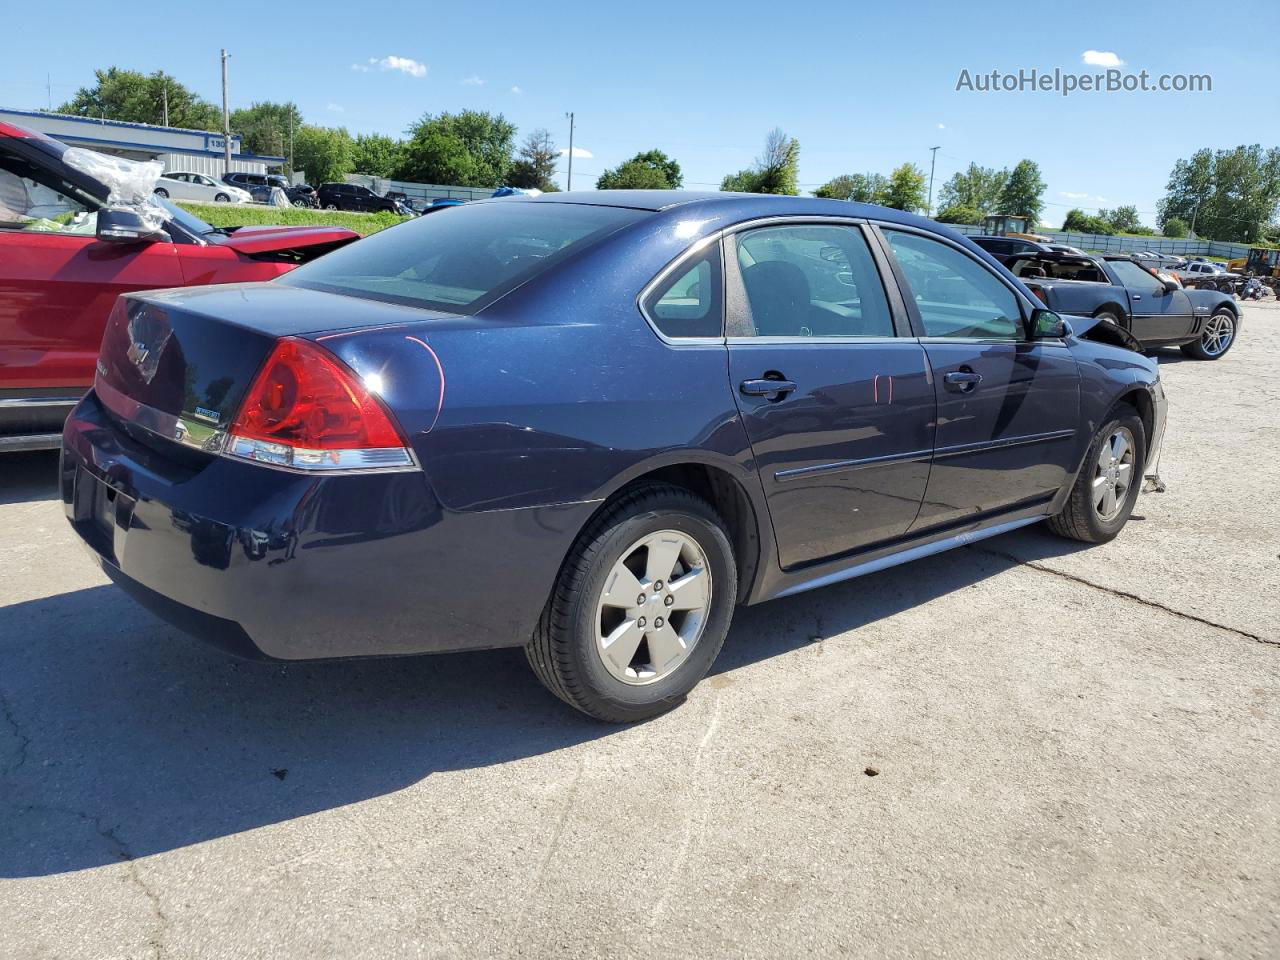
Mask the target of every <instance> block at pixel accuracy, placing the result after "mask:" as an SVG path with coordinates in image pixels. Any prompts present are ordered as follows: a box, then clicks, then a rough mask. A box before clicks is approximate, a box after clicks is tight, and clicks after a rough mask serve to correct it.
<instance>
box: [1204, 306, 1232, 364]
mask: <svg viewBox="0 0 1280 960" xmlns="http://www.w3.org/2000/svg"><path fill="white" fill-rule="evenodd" d="M1235 335H1236V323H1235V321H1234V320H1232V319H1231V318H1230V317H1229V316H1227V315H1226V314H1225V313H1215V314H1214V315H1213V316H1212V317H1210V318H1209V322H1208V324H1207V325H1206V326H1205V328H1204V333H1203V334H1201V335H1200V348H1201V349H1202V350H1204V352H1205V353H1207V354H1208V355H1209V356H1211V357H1220V356H1222V354H1224V353H1226V352H1227V347H1229V346H1231V340H1232V338H1233V337H1235Z"/></svg>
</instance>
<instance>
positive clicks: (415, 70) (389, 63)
mask: <svg viewBox="0 0 1280 960" xmlns="http://www.w3.org/2000/svg"><path fill="white" fill-rule="evenodd" d="M369 66H370V67H377V68H378V69H379V70H399V71H400V72H401V73H403V74H407V75H408V76H410V77H425V76H426V75H427V65H426V64H425V63H419V62H418V61H417V60H411V59H409V58H408V57H397V56H389V57H382V58H378V57H370V58H369ZM365 69H368V67H366V68H365Z"/></svg>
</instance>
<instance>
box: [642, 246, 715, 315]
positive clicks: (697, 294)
mask: <svg viewBox="0 0 1280 960" xmlns="http://www.w3.org/2000/svg"><path fill="white" fill-rule="evenodd" d="M722 303H723V300H722V298H721V296H720V245H719V244H717V243H712V244H710V245H709V249H708V250H705V251H703V252H702V254H701V255H699V256H697V257H695V258H694V259H693V261H691V262H686V263H683V264H681V265H680V266H679V267H677V268H676V269H675V270H673V271H672V272H671V274H670V275H669V276H668V277H667V278H666V279H665V280H663V282H662V283H660V284H659V285H658V286H657V287H655V288H654V289H653V290H652V291H651V292H650V293H649V295H648V296H647V297H645V300H644V311H645V313H646V314H648V315H649V319H651V320H652V321H653V324H654V326H656V327H657V328H658V329H659V330H661V331H662V333H663V335H664V336H668V337H675V338H680V337H719V336H721V335H722V334H723V326H724V323H723V321H724V309H723V307H722V306H721V304H722Z"/></svg>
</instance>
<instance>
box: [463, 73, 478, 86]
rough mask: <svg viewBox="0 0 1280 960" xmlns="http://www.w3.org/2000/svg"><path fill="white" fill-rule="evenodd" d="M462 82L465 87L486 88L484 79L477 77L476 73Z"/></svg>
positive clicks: (464, 78)
mask: <svg viewBox="0 0 1280 960" xmlns="http://www.w3.org/2000/svg"><path fill="white" fill-rule="evenodd" d="M460 82H461V83H462V85H463V86H464V87H483V86H484V80H483V78H481V77H477V76H476V75H475V74H474V73H473V74H472V75H471V76H469V77H463V78H462V80H461V81H460Z"/></svg>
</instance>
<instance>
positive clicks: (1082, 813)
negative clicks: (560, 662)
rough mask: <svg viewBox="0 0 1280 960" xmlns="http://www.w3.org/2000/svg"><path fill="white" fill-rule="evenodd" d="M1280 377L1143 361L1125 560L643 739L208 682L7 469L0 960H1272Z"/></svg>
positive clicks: (1058, 560)
mask: <svg viewBox="0 0 1280 960" xmlns="http://www.w3.org/2000/svg"><path fill="white" fill-rule="evenodd" d="M1278 356H1280V304H1277V303H1276V302H1275V301H1270V302H1268V303H1266V304H1264V305H1260V306H1259V305H1253V304H1250V305H1249V306H1248V307H1246V325H1245V330H1244V334H1243V338H1242V339H1241V341H1240V342H1239V343H1238V344H1237V345H1236V347H1235V348H1234V349H1233V351H1232V353H1231V354H1229V355H1228V357H1227V358H1226V359H1224V360H1223V361H1221V362H1219V363H1197V362H1194V361H1184V360H1183V359H1182V357H1181V354H1179V353H1178V352H1177V351H1172V352H1169V353H1167V355H1165V356H1164V357H1162V361H1163V375H1164V377H1165V379H1166V388H1167V390H1168V393H1169V395H1170V401H1171V411H1170V423H1169V432H1168V437H1167V440H1166V443H1165V450H1164V461H1163V464H1162V470H1161V472H1162V474H1163V476H1164V478H1165V480H1166V481H1167V482H1168V485H1169V490H1168V493H1166V494H1164V495H1163V496H1156V495H1147V496H1144V497H1142V498H1141V499H1140V500H1139V502H1138V509H1137V514H1138V515H1137V516H1136V517H1135V518H1134V521H1133V522H1132V523H1131V524H1130V525H1129V527H1128V528H1127V529H1126V530H1125V532H1124V534H1122V536H1121V537H1120V539H1119V540H1117V541H1116V542H1114V543H1112V544H1110V545H1107V546H1104V547H1100V548H1092V549H1077V548H1076V547H1073V546H1072V545H1071V544H1069V543H1067V542H1066V541H1061V540H1057V539H1055V538H1053V537H1051V536H1049V535H1048V534H1047V533H1042V532H1040V531H1039V530H1038V529H1037V528H1033V529H1031V530H1029V531H1022V532H1019V533H1017V534H1011V535H1007V536H1005V537H1002V538H998V539H995V540H991V541H987V542H985V543H983V544H979V545H976V546H974V547H970V548H966V549H964V550H960V551H956V552H953V553H950V554H946V555H943V556H940V557H935V558H932V559H929V560H926V561H922V562H918V563H916V564H913V565H910V566H906V567H900V568H898V569H896V570H891V571H887V572H884V573H880V574H877V575H874V576H871V577H868V578H865V579H863V580H859V581H854V582H852V583H849V584H845V585H842V586H836V587H831V588H828V589H825V590H822V591H819V592H814V593H810V594H807V595H803V596H800V597H795V598H791V599H788V600H782V601H778V602H775V603H772V604H768V605H765V606H762V607H757V608H754V609H751V610H744V611H740V613H739V616H738V619H737V621H736V625H735V627H734V629H733V632H732V633H731V635H730V637H729V641H728V643H727V644H726V646H725V650H724V653H723V655H722V656H721V658H720V662H719V663H718V664H717V665H716V667H715V668H714V669H715V673H714V675H713V676H712V677H710V678H709V679H708V680H707V681H706V682H704V683H703V684H702V685H701V686H700V687H699V689H698V690H697V691H695V693H694V695H693V697H692V698H691V699H690V701H689V702H688V703H687V704H686V705H685V706H684V707H682V708H681V709H679V710H677V711H676V712H674V713H673V714H670V715H668V716H666V717H664V718H661V719H659V720H657V721H655V722H652V723H649V724H646V725H643V726H639V727H636V728H630V729H617V728H612V727H603V726H599V725H596V724H594V723H591V722H589V721H587V720H586V719H584V718H580V717H578V716H577V715H575V714H574V713H572V712H570V711H569V710H568V709H567V708H564V707H562V706H561V705H560V704H559V703H558V702H557V701H555V700H553V699H552V698H551V697H550V696H549V695H548V694H546V693H544V691H543V690H542V689H541V688H540V687H539V686H538V685H537V683H536V682H535V681H534V679H533V676H532V674H531V673H530V672H529V671H528V669H527V668H526V666H525V664H524V662H523V657H522V655H521V654H520V652H519V651H500V652H493V653H484V654H469V655H460V656H453V657H443V658H435V659H406V660H391V661H374V662H365V663H333V664H311V665H301V666H299V665H291V666H288V667H281V666H278V665H275V666H272V665H262V664H250V663H242V662H236V661H232V660H230V659H227V658H226V657H224V656H222V655H221V654H219V653H217V652H216V651H213V650H211V649H206V648H205V647H203V646H201V645H199V644H197V643H196V642H195V641H189V640H187V639H186V638H184V637H182V636H181V635H179V634H177V633H176V632H175V631H173V630H171V629H169V628H168V627H166V626H164V625H162V624H161V623H159V622H158V621H156V620H155V619H153V618H152V617H151V616H150V615H148V614H146V613H145V612H143V611H142V610H141V609H140V608H138V607H136V606H134V605H133V603H132V602H131V601H129V600H128V599H127V598H125V597H124V596H123V595H122V594H120V593H118V592H117V591H116V590H115V589H114V588H112V587H109V586H107V585H106V582H105V580H104V579H103V578H102V577H101V576H100V575H98V574H97V573H95V569H94V567H93V565H92V564H91V562H90V561H89V560H88V558H87V557H85V556H84V555H83V553H82V552H81V548H80V547H79V546H78V545H77V543H76V542H75V541H74V539H73V536H72V534H71V532H70V530H69V528H68V527H67V525H66V523H65V521H64V520H63V518H62V515H61V509H60V506H59V504H58V503H57V501H56V500H55V499H54V487H53V483H52V474H53V471H54V467H55V463H56V459H55V457H53V456H51V455H47V454H41V455H21V456H12V457H9V458H6V459H4V460H0V570H2V571H3V576H2V577H0V708H2V710H3V716H2V717H0V956H2V957H5V958H28V957H68V958H70V957H77V958H79V957H87V958H98V957H102V958H121V957H138V958H142V957H153V956H154V957H177V958H188V957H190V958H200V957H245V958H260V957H308V958H309V957H329V956H344V957H345V956H352V957H371V958H373V957H377V958H386V957H417V956H426V957H436V956H439V957H477V956H509V955H515V956H545V955H549V954H557V955H565V956H607V957H642V956H644V957H648V956H672V957H675V956H680V957H687V956H726V957H728V956H732V957H770V958H772V957H780V956H801V955H809V954H821V955H852V956H866V957H876V958H894V957H975V958H997V957H1018V958H1023V957H1029V956H1036V957H1040V956H1046V957H1081V958H1097V957H1135V958H1137V957H1161V958H1164V957H1188V958H1209V957H1270V958H1275V957H1277V956H1280V920H1278V919H1277V917H1278V915H1280V867H1278V864H1280V723H1278V721H1280V559H1278V557H1277V554H1278V552H1280V503H1278V500H1277V492H1278V487H1280V485H1278V484H1277V480H1276V470H1277V463H1280V429H1278V421H1280V417H1278V413H1280V367H1278V365H1277V363H1276V358H1277V357H1278ZM871 770H875V771H878V775H875V776H870V775H868V774H869V773H870V771H871Z"/></svg>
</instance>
